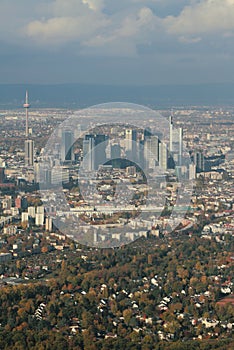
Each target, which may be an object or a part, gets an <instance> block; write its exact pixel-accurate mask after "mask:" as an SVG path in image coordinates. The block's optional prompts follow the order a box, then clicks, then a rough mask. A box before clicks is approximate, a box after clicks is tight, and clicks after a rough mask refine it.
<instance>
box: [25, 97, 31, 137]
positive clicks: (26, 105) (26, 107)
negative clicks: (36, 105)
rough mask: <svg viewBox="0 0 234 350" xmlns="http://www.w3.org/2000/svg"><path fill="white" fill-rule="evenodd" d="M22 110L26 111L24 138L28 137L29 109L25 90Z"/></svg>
mask: <svg viewBox="0 0 234 350" xmlns="http://www.w3.org/2000/svg"><path fill="white" fill-rule="evenodd" d="M24 108H25V109H26V128H25V136H26V137H28V109H29V108H30V104H29V102H28V90H26V96H25V103H24Z"/></svg>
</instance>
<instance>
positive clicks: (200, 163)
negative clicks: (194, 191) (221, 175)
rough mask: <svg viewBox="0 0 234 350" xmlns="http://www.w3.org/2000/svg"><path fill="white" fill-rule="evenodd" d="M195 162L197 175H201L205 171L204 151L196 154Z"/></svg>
mask: <svg viewBox="0 0 234 350" xmlns="http://www.w3.org/2000/svg"><path fill="white" fill-rule="evenodd" d="M193 161H194V164H195V165H196V172H197V173H200V172H202V171H204V170H205V160H204V154H203V152H202V151H196V152H194V156H193Z"/></svg>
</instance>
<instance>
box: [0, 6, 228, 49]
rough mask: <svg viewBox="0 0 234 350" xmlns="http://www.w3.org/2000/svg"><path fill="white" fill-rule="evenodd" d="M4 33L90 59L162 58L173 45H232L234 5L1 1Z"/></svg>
mask: <svg viewBox="0 0 234 350" xmlns="http://www.w3.org/2000/svg"><path fill="white" fill-rule="evenodd" d="M13 4H15V6H13ZM11 8H12V9H13V11H11ZM162 9H163V11H162ZM11 16H12V18H11ZM1 28H2V29H4V31H5V33H7V39H6V40H8V41H10V40H11V41H13V40H14V41H15V42H17V40H18V42H19V44H20V43H22V44H23V45H28V46H30V45H32V46H33V47H35V46H38V47H40V48H45V50H48V49H51V48H53V47H55V48H61V49H63V48H64V46H66V47H67V46H69V45H73V46H74V50H75V51H78V53H82V54H86V53H88V54H90V55H91V54H94V55H108V56H109V55H118V56H119V55H122V56H126V55H130V56H131V55H134V54H135V55H136V54H144V48H146V52H149V53H150V52H151V53H155V54H157V53H158V52H160V49H162V48H163V46H164V47H166V46H168V45H171V44H172V41H174V42H175V43H176V44H177V45H178V48H181V47H183V46H184V47H189V48H191V47H192V46H195V47H196V46H198V45H200V50H202V45H201V43H202V42H204V43H206V46H207V45H208V46H212V45H213V46H214V47H217V46H219V45H222V42H221V41H222V39H220V37H222V38H223V40H225V41H226V42H227V43H229V42H230V41H231V40H232V36H233V33H234V0H178V1H177V2H176V5H175V1H174V0H129V1H125V0H118V1H116V2H114V1H113V0H41V2H40V6H39V4H38V2H37V0H21V2H20V4H19V2H17V1H16V0H2V1H1V3H0V29H1ZM1 32H2V33H3V30H2V31H0V33H1ZM217 34H218V35H217ZM211 37H212V41H211V40H210V42H207V39H209V38H211ZM2 38H4V35H3V34H2ZM175 38H176V39H177V40H175ZM4 40H5V38H4ZM173 45H174V43H173ZM139 47H140V48H141V49H140V50H139ZM173 47H174V46H173ZM203 47H204V49H205V45H204V44H203ZM205 50H206V49H205Z"/></svg>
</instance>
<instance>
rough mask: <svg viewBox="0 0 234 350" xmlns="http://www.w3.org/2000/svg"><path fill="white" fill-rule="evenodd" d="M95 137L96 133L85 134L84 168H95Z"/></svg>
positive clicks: (90, 169)
mask: <svg viewBox="0 0 234 350" xmlns="http://www.w3.org/2000/svg"><path fill="white" fill-rule="evenodd" d="M94 147H95V138H94V135H85V139H84V140H83V168H84V169H85V170H87V171H92V170H94V168H95V152H94Z"/></svg>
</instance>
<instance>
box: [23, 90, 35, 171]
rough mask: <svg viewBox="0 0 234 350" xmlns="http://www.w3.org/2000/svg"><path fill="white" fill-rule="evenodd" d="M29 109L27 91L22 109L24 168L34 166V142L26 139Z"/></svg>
mask: <svg viewBox="0 0 234 350" xmlns="http://www.w3.org/2000/svg"><path fill="white" fill-rule="evenodd" d="M29 107H30V104H29V102H28V91H27V90H26V96H25V103H24V108H25V109H26V127H25V136H26V140H25V157H24V160H25V165H26V166H33V164H34V141H33V140H29V138H28V134H29V133H28V109H29Z"/></svg>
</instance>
